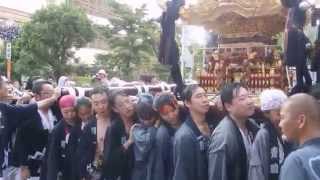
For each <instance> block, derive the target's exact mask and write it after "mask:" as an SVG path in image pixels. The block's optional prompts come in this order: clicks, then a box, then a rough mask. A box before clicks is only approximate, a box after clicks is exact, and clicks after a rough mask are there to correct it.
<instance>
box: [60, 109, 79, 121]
mask: <svg viewBox="0 0 320 180" xmlns="http://www.w3.org/2000/svg"><path fill="white" fill-rule="evenodd" d="M61 113H62V117H63V119H64V120H65V121H67V122H71V123H73V122H74V120H75V117H76V111H75V108H74V107H66V108H61Z"/></svg>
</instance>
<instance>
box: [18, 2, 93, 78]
mask: <svg viewBox="0 0 320 180" xmlns="http://www.w3.org/2000/svg"><path fill="white" fill-rule="evenodd" d="M94 37H95V33H94V31H93V30H92V26H91V24H90V21H89V20H88V18H87V16H86V14H85V13H84V12H83V11H81V10H79V9H75V8H72V7H70V6H67V5H61V6H49V7H48V8H46V9H41V10H39V11H37V12H36V13H35V14H34V15H33V16H32V20H31V21H30V22H28V23H26V24H24V26H23V28H22V34H21V36H20V38H19V39H17V40H16V42H15V43H14V44H13V46H14V48H13V57H14V58H16V59H17V61H16V62H15V63H14V69H15V71H16V72H19V73H21V74H25V75H35V74H37V75H39V74H42V75H43V74H44V73H45V74H46V75H51V76H52V77H55V78H58V77H59V76H61V75H62V74H65V73H67V72H68V71H69V70H70V63H68V61H69V60H70V59H71V58H73V51H71V48H73V47H75V48H80V47H83V46H85V45H86V44H87V43H88V42H90V41H91V40H93V39H94Z"/></svg>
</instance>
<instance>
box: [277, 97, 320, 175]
mask: <svg viewBox="0 0 320 180" xmlns="http://www.w3.org/2000/svg"><path fill="white" fill-rule="evenodd" d="M319 106H320V105H319V103H318V102H317V100H316V99H315V98H313V97H312V96H310V95H307V94H296V95H293V96H291V97H290V98H288V100H287V101H286V102H285V103H284V105H283V106H282V108H281V112H280V115H281V121H280V124H279V125H280V127H281V131H282V133H283V134H284V135H285V136H286V137H287V139H288V140H290V141H296V142H298V143H299V145H300V147H299V149H297V150H296V151H294V152H292V153H291V154H290V155H289V156H288V158H287V159H286V160H285V162H284V165H283V166H282V168H281V173H280V179H281V180H302V179H303V180H317V179H320V111H319Z"/></svg>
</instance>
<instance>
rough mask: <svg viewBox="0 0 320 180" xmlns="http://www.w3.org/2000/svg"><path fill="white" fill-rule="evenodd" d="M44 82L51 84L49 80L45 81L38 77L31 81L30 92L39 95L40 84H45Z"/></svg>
mask: <svg viewBox="0 0 320 180" xmlns="http://www.w3.org/2000/svg"><path fill="white" fill-rule="evenodd" d="M45 84H50V85H52V84H51V82H50V81H47V80H44V79H38V80H35V81H34V82H33V83H32V92H33V93H34V94H38V95H40V93H41V91H42V86H43V85H45Z"/></svg>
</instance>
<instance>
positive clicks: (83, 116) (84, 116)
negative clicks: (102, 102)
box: [78, 106, 92, 122]
mask: <svg viewBox="0 0 320 180" xmlns="http://www.w3.org/2000/svg"><path fill="white" fill-rule="evenodd" d="M78 116H79V118H80V120H81V122H85V121H87V120H89V118H90V117H91V116H92V108H91V107H87V106H80V107H79V109H78Z"/></svg>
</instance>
